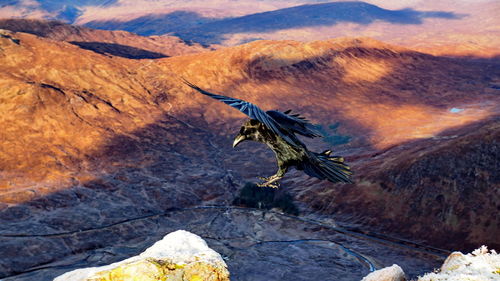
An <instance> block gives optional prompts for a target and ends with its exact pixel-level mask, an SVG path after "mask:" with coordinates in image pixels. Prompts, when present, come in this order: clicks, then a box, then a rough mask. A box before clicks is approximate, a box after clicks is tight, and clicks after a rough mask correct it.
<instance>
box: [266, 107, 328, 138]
mask: <svg viewBox="0 0 500 281" xmlns="http://www.w3.org/2000/svg"><path fill="white" fill-rule="evenodd" d="M290 112H291V110H287V111H285V112H281V111H277V110H269V111H267V112H266V113H267V114H268V115H269V116H271V117H272V118H273V119H274V120H276V122H278V123H279V124H280V126H281V127H282V128H284V129H286V130H288V131H291V132H293V133H297V134H301V135H303V136H306V137H309V138H315V137H321V136H322V135H321V133H320V132H319V131H318V130H317V129H316V127H315V126H314V125H313V124H311V123H310V122H309V121H308V120H307V119H305V118H304V117H302V116H300V115H299V114H293V115H292V114H289V113H290Z"/></svg>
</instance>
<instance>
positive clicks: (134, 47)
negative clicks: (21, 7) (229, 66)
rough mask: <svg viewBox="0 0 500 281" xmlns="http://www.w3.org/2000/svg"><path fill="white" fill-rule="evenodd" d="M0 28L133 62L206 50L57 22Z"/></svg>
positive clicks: (8, 22) (17, 22)
mask: <svg viewBox="0 0 500 281" xmlns="http://www.w3.org/2000/svg"><path fill="white" fill-rule="evenodd" d="M0 29H7V30H11V31H15V32H26V33H31V34H35V35H38V36H41V37H45V38H50V39H53V40H58V41H66V42H70V43H72V44H74V45H77V46H79V47H81V48H82V49H87V50H92V51H94V52H97V53H101V54H108V55H113V56H120V57H126V58H134V59H144V58H151V59H154V58H162V57H168V56H176V55H180V54H189V53H196V52H202V51H206V50H207V49H205V48H203V47H202V46H200V45H199V44H189V45H188V44H187V43H185V42H184V41H182V40H180V39H179V38H178V37H174V36H167V35H164V36H153V37H143V36H139V35H136V34H133V33H130V32H126V31H105V30H95V29H90V28H86V27H80V26H73V25H69V24H65V23H61V22H57V21H44V20H30V19H0Z"/></svg>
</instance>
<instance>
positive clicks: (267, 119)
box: [183, 79, 300, 145]
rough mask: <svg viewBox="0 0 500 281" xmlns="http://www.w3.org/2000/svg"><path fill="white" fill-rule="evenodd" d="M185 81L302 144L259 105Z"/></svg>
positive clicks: (285, 138)
mask: <svg viewBox="0 0 500 281" xmlns="http://www.w3.org/2000/svg"><path fill="white" fill-rule="evenodd" d="M183 81H184V83H185V84H186V85H188V86H189V87H191V88H193V89H195V90H196V91H198V92H200V93H202V94H204V95H206V96H209V97H211V98H213V99H216V100H219V101H222V102H223V103H225V104H227V105H230V106H232V107H234V108H236V109H238V110H239V111H241V112H243V113H245V114H246V115H248V116H249V117H250V118H252V119H255V120H258V121H259V122H261V123H263V124H264V125H266V127H267V128H269V129H270V130H271V131H273V132H274V133H275V134H277V135H279V136H280V137H281V138H283V139H284V140H285V141H286V142H288V143H290V144H292V145H300V141H299V140H298V139H297V138H296V137H295V136H293V135H292V134H289V133H288V132H287V131H286V129H285V128H282V127H281V126H280V124H279V123H278V122H277V121H276V120H274V118H273V117H272V116H270V115H268V114H267V113H266V112H264V111H263V110H262V109H260V108H259V107H258V106H256V105H255V104H253V103H250V102H246V101H244V100H240V99H235V98H230V97H226V96H222V95H217V94H213V93H210V92H207V91H205V90H203V89H201V88H200V87H198V86H196V85H194V84H192V83H191V82H189V81H187V80H186V79H183Z"/></svg>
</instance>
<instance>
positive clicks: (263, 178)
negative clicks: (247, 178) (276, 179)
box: [258, 177, 269, 182]
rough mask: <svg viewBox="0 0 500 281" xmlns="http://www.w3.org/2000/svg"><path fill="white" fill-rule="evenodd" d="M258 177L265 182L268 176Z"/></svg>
mask: <svg viewBox="0 0 500 281" xmlns="http://www.w3.org/2000/svg"><path fill="white" fill-rule="evenodd" d="M258 178H259V179H260V180H263V181H265V182H266V181H268V180H269V178H266V177H258Z"/></svg>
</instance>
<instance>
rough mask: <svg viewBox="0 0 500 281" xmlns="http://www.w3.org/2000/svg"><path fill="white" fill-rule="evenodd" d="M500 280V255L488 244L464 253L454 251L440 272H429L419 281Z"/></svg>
mask: <svg viewBox="0 0 500 281" xmlns="http://www.w3.org/2000/svg"><path fill="white" fill-rule="evenodd" d="M463 280H468V281H500V255H499V254H497V253H496V252H495V250H491V251H490V252H489V251H488V248H487V247H486V246H481V248H479V249H477V250H475V251H473V252H472V253H471V254H467V255H464V254H462V253H460V252H453V253H452V254H450V256H448V258H447V259H446V261H445V262H444V263H443V265H442V266H441V270H440V272H438V273H428V274H426V275H424V276H423V277H420V278H419V279H418V281H463Z"/></svg>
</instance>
